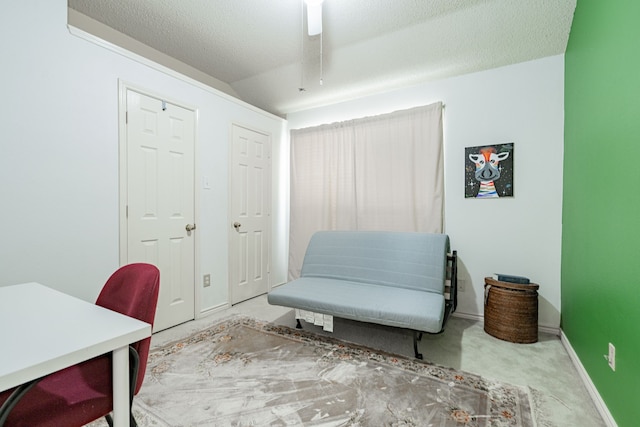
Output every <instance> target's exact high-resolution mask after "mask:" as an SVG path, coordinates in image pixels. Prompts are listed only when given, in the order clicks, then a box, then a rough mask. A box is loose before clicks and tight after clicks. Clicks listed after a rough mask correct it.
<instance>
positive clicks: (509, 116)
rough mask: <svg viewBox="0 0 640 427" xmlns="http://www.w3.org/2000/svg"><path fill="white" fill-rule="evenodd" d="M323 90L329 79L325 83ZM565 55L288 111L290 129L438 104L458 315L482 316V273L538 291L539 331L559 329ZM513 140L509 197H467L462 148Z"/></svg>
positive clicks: (447, 227) (446, 218)
mask: <svg viewBox="0 0 640 427" xmlns="http://www.w3.org/2000/svg"><path fill="white" fill-rule="evenodd" d="M325 84H330V82H325ZM563 94H564V56H562V55H560V56H554V57H548V58H543V59H540V60H536V61H531V62H526V63H521V64H516V65H512V66H507V67H502V68H498V69H494V70H489V71H484V72H479V73H474V74H468V75H464V76H460V77H456V78H450V79H446V80H442V81H438V82H432V83H428V84H423V85H420V86H416V87H411V88H407V89H402V90H396V91H393V92H388V93H384V94H380V95H376V96H370V97H366V98H362V99H356V100H353V101H350V102H344V103H341V104H337V105H331V106H326V107H322V108H316V109H312V110H306V111H301V112H297V113H293V114H290V115H288V117H287V119H288V122H289V128H290V129H298V128H304V127H309V126H314V125H318V124H322V123H331V122H337V121H343V120H348V119H353V118H356V117H364V116H372V115H376V114H381V113H386V112H391V111H395V110H401V109H406V108H410V107H414V106H418V105H427V104H430V103H432V102H435V101H443V102H444V103H445V111H444V144H445V200H446V207H445V211H446V212H445V229H446V230H445V232H446V233H447V234H449V236H450V238H451V244H452V247H453V249H456V250H457V251H458V256H459V260H460V272H459V277H460V279H461V285H462V287H463V288H464V290H463V291H462V292H461V293H460V295H459V306H458V313H462V314H470V315H482V314H483V311H484V308H483V286H484V277H486V276H490V275H491V274H493V273H494V272H500V273H507V274H516V275H524V276H528V277H529V278H531V279H532V281H534V282H535V283H538V284H539V285H540V298H539V302H540V311H539V324H540V326H546V327H552V328H557V327H559V324H560V313H559V312H560V244H561V210H562V161H563V160H562V158H563V132H564V125H563V122H564V95H563ZM506 142H514V143H515V152H514V154H515V157H514V159H515V164H514V169H515V176H514V197H513V198H503V199H499V200H475V199H465V198H464V165H465V158H464V148H465V147H470V146H478V145H486V144H496V143H506Z"/></svg>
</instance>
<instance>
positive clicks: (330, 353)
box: [134, 317, 535, 427]
mask: <svg viewBox="0 0 640 427" xmlns="http://www.w3.org/2000/svg"><path fill="white" fill-rule="evenodd" d="M134 414H135V415H136V419H137V420H138V423H139V425H140V426H141V427H149V426H162V427H166V426H171V427H178V426H185V427H186V426H323V427H333V426H434V427H436V426H437V427H445V426H458V427H459V426H474V427H476V426H477V427H479V426H522V427H525V426H534V425H535V424H534V421H533V417H532V414H531V404H530V402H529V397H528V393H527V390H526V389H525V388H522V387H516V386H512V385H508V384H502V383H497V382H494V381H488V380H486V379H483V378H482V377H479V376H477V375H474V374H469V373H465V372H460V371H456V370H453V369H449V368H444V367H441V366H436V365H433V364H429V363H425V362H422V361H418V360H415V359H409V358H406V357H404V356H398V355H393V354H387V353H382V352H380V351H377V350H374V349H370V348H365V347H362V346H358V345H355V344H350V343H346V342H343V341H339V340H336V339H333V338H331V337H323V336H319V335H316V334H314V333H312V332H306V331H302V330H297V329H292V328H288V327H285V326H277V325H273V324H269V323H264V322H259V321H256V320H253V319H249V318H245V317H234V318H231V319H226V320H223V321H221V322H220V323H218V324H216V325H214V326H212V327H210V328H208V329H206V330H203V331H201V332H198V333H196V334H194V335H191V336H189V337H186V338H184V339H182V340H179V341H177V342H174V343H172V344H168V345H166V346H164V347H160V348H156V349H153V350H152V352H151V354H150V355H149V365H148V368H147V374H146V377H145V383H144V385H143V387H142V390H141V391H140V393H139V394H138V396H136V399H135V403H134Z"/></svg>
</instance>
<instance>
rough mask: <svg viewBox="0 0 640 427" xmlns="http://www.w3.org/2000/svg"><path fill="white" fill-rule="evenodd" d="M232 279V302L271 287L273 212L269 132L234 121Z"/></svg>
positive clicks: (230, 245)
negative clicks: (270, 251)
mask: <svg viewBox="0 0 640 427" xmlns="http://www.w3.org/2000/svg"><path fill="white" fill-rule="evenodd" d="M231 162H232V164H231V179H230V192H231V200H230V210H231V215H230V216H231V224H229V227H230V233H231V238H230V240H229V254H230V256H229V260H230V261H229V264H230V265H229V272H230V273H229V276H230V279H229V282H230V287H231V289H230V292H231V303H232V304H237V303H239V302H241V301H244V300H247V299H249V298H253V297H255V296H258V295H261V294H264V293H266V292H267V290H268V286H269V285H268V283H269V262H270V254H269V248H270V247H271V244H270V232H269V223H270V213H271V191H270V189H271V185H270V182H271V140H270V137H269V135H266V134H263V133H260V132H256V131H253V130H250V129H247V128H244V127H242V126H238V125H233V130H232V150H231Z"/></svg>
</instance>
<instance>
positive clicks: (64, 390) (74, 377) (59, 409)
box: [0, 355, 113, 427]
mask: <svg viewBox="0 0 640 427" xmlns="http://www.w3.org/2000/svg"><path fill="white" fill-rule="evenodd" d="M105 371H107V372H110V371H111V357H110V355H104V356H100V357H97V358H95V359H91V360H88V361H86V362H83V363H81V364H79V365H74V366H71V367H69V368H66V369H63V370H61V371H58V372H56V373H54V374H51V375H49V376H47V377H45V378H43V379H42V380H41V381H40V382H39V383H38V384H37V385H35V386H34V387H33V388H32V389H31V390H29V392H28V393H27V394H25V396H24V397H23V398H22V399H21V400H20V404H19V405H17V406H16V407H15V408H14V409H13V410H12V411H11V412H10V413H9V417H8V418H7V422H6V423H5V427H34V426H38V427H61V426H70V425H78V426H81V425H85V424H88V423H90V422H91V421H93V420H95V419H96V418H100V417H103V416H105V415H107V414H109V413H110V412H111V409H112V408H113V397H112V395H111V390H112V382H111V379H110V378H105V375H104V374H103V373H104V372H105ZM12 391H13V390H8V391H4V392H2V393H0V405H1V404H2V403H3V402H4V401H5V400H7V399H8V398H9V396H10V394H11V392H12ZM69 406H73V407H74V408H75V409H74V411H69ZM98 414H99V415H98Z"/></svg>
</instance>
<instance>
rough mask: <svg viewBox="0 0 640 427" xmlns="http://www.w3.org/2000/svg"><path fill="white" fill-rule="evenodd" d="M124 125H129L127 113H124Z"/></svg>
mask: <svg viewBox="0 0 640 427" xmlns="http://www.w3.org/2000/svg"><path fill="white" fill-rule="evenodd" d="M124 123H125V124H127V125H128V124H129V112H128V111H125V112H124Z"/></svg>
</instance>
